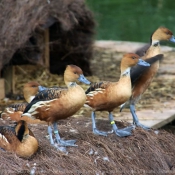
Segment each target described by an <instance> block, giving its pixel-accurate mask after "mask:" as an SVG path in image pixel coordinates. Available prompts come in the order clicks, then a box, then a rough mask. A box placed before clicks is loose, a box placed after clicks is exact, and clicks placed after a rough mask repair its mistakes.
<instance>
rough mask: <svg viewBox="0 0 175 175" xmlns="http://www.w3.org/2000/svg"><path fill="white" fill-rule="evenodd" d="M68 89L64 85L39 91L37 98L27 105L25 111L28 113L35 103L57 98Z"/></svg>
mask: <svg viewBox="0 0 175 175" xmlns="http://www.w3.org/2000/svg"><path fill="white" fill-rule="evenodd" d="M67 90H68V89H67V88H66V87H63V88H49V89H46V90H43V91H41V92H39V93H38V94H37V95H36V96H35V98H34V99H33V100H32V101H31V102H30V103H29V104H28V105H27V106H26V108H25V110H24V112H23V113H26V112H27V111H28V110H29V109H30V108H31V106H32V105H34V104H35V103H37V102H39V101H49V100H53V99H55V98H60V97H61V95H62V94H65V93H66V92H67Z"/></svg>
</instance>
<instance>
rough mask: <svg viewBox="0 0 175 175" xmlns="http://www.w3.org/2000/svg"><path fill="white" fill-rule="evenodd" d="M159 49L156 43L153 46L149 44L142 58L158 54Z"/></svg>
mask: <svg viewBox="0 0 175 175" xmlns="http://www.w3.org/2000/svg"><path fill="white" fill-rule="evenodd" d="M160 53H161V51H160V45H159V44H158V45H157V46H154V45H151V46H150V47H149V49H148V50H147V52H146V54H145V55H144V58H143V59H144V60H145V59H147V58H151V57H154V56H156V55H158V54H160Z"/></svg>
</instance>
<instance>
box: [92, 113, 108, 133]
mask: <svg viewBox="0 0 175 175" xmlns="http://www.w3.org/2000/svg"><path fill="white" fill-rule="evenodd" d="M91 118H92V129H93V133H94V134H96V135H102V136H107V132H104V131H99V130H98V129H97V128H96V122H95V112H94V111H92V114H91Z"/></svg>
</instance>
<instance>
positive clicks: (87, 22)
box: [0, 0, 94, 75]
mask: <svg viewBox="0 0 175 175" xmlns="http://www.w3.org/2000/svg"><path fill="white" fill-rule="evenodd" d="M0 11H1V14H0V24H1V28H0V70H2V69H3V67H4V66H5V65H9V64H10V65H14V64H26V63H32V64H33V63H34V64H36V63H37V64H38V63H39V64H43V65H45V66H48V67H50V72H51V73H57V74H60V73H62V72H63V71H64V69H65V66H66V65H67V64H70V63H71V64H76V65H79V66H80V67H81V68H82V69H83V71H84V73H85V74H86V75H90V74H91V70H90V68H89V59H90V58H91V55H92V42H93V37H92V36H93V33H94V20H93V15H92V13H91V11H90V10H89V9H88V8H87V7H86V5H85V2H84V0H32V1H29V0H23V1H21V0H16V1H11V0H2V1H1V2H0ZM47 56H49V57H50V59H49V61H48V60H46V57H47Z"/></svg>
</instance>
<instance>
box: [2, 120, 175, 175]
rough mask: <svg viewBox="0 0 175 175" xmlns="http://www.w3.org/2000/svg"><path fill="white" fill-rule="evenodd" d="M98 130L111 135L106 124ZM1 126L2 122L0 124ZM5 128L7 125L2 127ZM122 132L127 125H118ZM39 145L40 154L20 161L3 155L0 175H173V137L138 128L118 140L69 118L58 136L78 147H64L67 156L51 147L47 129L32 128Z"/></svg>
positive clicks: (61, 122) (85, 122) (13, 155)
mask: <svg viewBox="0 0 175 175" xmlns="http://www.w3.org/2000/svg"><path fill="white" fill-rule="evenodd" d="M97 121H98V122H97V126H98V129H101V130H104V131H110V130H111V127H110V125H109V122H106V121H104V120H100V119H99V120H97ZM1 123H2V121H1ZM6 124H8V123H7V121H6V122H5V123H4V125H6ZM117 125H118V126H119V127H121V128H123V127H125V126H126V125H128V123H125V122H117ZM30 129H31V130H32V131H33V132H34V134H35V136H36V138H37V139H38V141H39V150H38V152H37V153H36V155H33V156H32V158H30V159H22V158H19V157H17V156H16V155H15V154H13V153H8V152H4V151H0V152H1V157H0V167H1V170H0V174H3V175H9V174H15V175H16V174H18V175H22V174H23V175H27V174H32V173H33V174H35V175H41V174H43V175H45V174H46V175H48V174H50V175H51V174H53V175H56V174H57V175H67V174H70V175H71V174H75V175H80V174H82V175H84V174H87V175H91V174H92V175H107V174H109V175H111V174H115V175H121V174H123V175H131V174H139V175H140V174H142V175H143V174H161V173H163V174H174V173H175V169H174V167H175V157H174V152H175V147H174V145H175V135H173V134H171V133H168V132H167V131H164V130H159V131H153V130H150V131H144V130H142V129H140V128H137V129H135V130H134V131H133V133H132V136H129V137H125V138H119V137H117V136H116V135H115V134H114V133H112V134H109V135H108V136H107V137H103V136H96V135H94V134H93V133H92V129H91V121H90V118H74V117H71V118H69V119H67V120H64V121H59V130H60V135H61V137H62V138H64V139H76V140H77V142H76V144H77V145H78V146H77V147H67V153H65V152H60V151H59V150H57V149H56V148H54V147H52V146H50V144H49V140H48V139H47V138H46V132H47V126H46V125H43V126H42V125H31V126H30Z"/></svg>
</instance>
